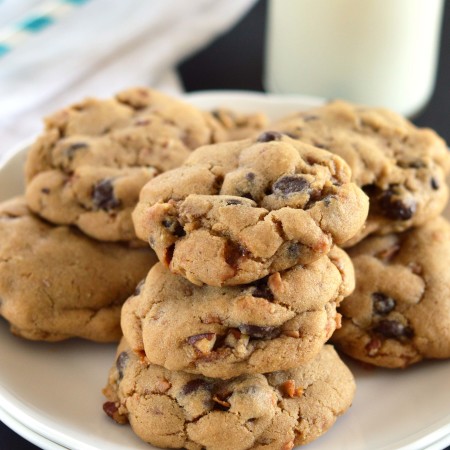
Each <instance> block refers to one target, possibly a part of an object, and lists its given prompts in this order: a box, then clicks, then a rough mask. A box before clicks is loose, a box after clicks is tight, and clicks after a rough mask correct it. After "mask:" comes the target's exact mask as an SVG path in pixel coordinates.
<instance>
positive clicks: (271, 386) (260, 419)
mask: <svg viewBox="0 0 450 450" xmlns="http://www.w3.org/2000/svg"><path fill="white" fill-rule="evenodd" d="M354 392H355V382H354V378H353V376H352V374H351V372H350V371H349V370H348V368H347V367H346V366H345V364H344V363H343V362H342V361H341V360H340V359H339V357H338V355H337V354H336V352H335V351H334V349H333V347H331V346H329V345H326V346H325V347H323V348H322V350H321V351H320V353H319V354H318V355H317V356H316V358H315V359H314V360H312V361H311V362H309V363H308V364H306V365H304V366H300V367H297V368H294V369H291V370H287V371H279V372H273V373H270V374H266V375H261V374H255V375H243V376H241V377H237V378H233V379H231V380H227V381H222V380H217V379H213V378H205V377H200V376H198V375H192V374H188V373H185V372H172V371H169V370H167V369H164V368H162V367H160V366H157V365H154V364H147V363H143V362H142V361H141V360H140V359H139V358H138V357H137V356H136V355H135V354H134V353H133V352H132V351H130V350H129V349H128V347H127V344H126V342H125V341H123V342H122V343H121V345H120V346H119V349H118V352H117V359H116V364H115V365H114V366H113V367H112V369H111V371H110V376H109V381H108V385H107V387H106V388H105V389H104V394H105V396H106V397H107V400H108V401H107V402H106V403H105V404H104V406H103V409H104V411H105V412H106V413H107V414H108V415H109V416H110V417H112V418H113V419H115V420H116V421H117V422H119V423H126V422H128V421H129V423H130V425H131V427H132V428H133V431H134V432H135V433H136V434H137V435H138V436H139V437H140V438H141V439H143V440H144V441H146V442H149V443H151V444H153V445H156V446H157V447H164V448H168V447H169V448H185V449H188V450H201V449H205V450H248V449H254V450H257V449H258V450H263V449H264V450H280V449H284V450H290V449H292V448H293V447H294V446H296V445H302V444H306V443H308V442H311V441H313V440H314V439H316V438H318V437H319V436H321V435H322V434H323V433H325V432H326V431H327V430H328V429H329V428H330V427H331V426H332V425H333V424H334V422H335V421H336V418H337V417H338V416H340V415H341V414H343V413H344V412H345V411H346V410H347V409H348V408H349V407H350V405H351V402H352V399H353V396H354Z"/></svg>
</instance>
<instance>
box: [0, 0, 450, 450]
mask: <svg viewBox="0 0 450 450" xmlns="http://www.w3.org/2000/svg"><path fill="white" fill-rule="evenodd" d="M445 3H446V7H445V13H444V22H443V30H442V37H441V52H440V58H439V68H438V76H437V81H436V89H435V92H434V95H433V97H432V99H431V101H430V102H429V104H428V106H427V107H426V108H425V109H424V111H422V113H420V114H419V115H418V116H417V118H416V119H415V120H414V122H415V123H416V124H417V125H420V126H427V127H431V128H434V129H435V130H436V131H437V132H438V133H439V134H440V135H441V136H443V137H444V138H445V139H446V141H447V142H448V143H450V126H449V115H450V2H445ZM266 8H267V2H266V1H265V0H260V1H259V2H258V3H257V4H256V5H255V6H254V7H253V9H252V10H251V11H250V12H249V13H248V14H247V15H246V16H245V17H244V18H243V19H242V20H241V21H240V22H239V23H238V24H237V25H236V26H235V27H234V28H233V29H232V30H231V31H229V32H228V33H227V34H225V35H223V36H222V37H220V38H219V39H217V40H216V41H214V42H213V43H212V44H211V45H209V46H208V47H207V48H205V49H204V50H202V51H201V52H199V53H197V54H195V55H193V56H192V57H191V58H189V59H188V60H187V61H185V62H184V63H182V64H181V65H180V67H179V73H180V75H181V78H182V80H183V83H184V87H185V89H186V90H187V91H196V90H208V89H238V90H242V89H243V90H256V91H263V90H264V88H263V82H262V79H263V57H264V38H265V20H266ZM417 32H418V33H420V30H417ZM36 449H37V447H35V446H34V445H32V444H30V443H29V442H27V441H25V440H24V439H22V438H21V437H20V436H18V435H17V434H15V433H14V432H13V431H11V430H10V429H9V428H7V427H6V426H5V425H3V424H2V423H1V422H0V450H36ZM449 449H450V447H448V448H447V450H449Z"/></svg>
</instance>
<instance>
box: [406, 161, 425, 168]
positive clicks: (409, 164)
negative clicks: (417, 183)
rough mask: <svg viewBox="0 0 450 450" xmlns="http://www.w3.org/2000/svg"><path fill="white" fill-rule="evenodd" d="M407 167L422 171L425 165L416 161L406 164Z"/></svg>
mask: <svg viewBox="0 0 450 450" xmlns="http://www.w3.org/2000/svg"><path fill="white" fill-rule="evenodd" d="M402 167H403V166H402ZM408 167H410V168H411V169H423V168H424V167H425V163H424V162H423V161H421V160H420V159H418V160H416V161H411V162H410V163H408Z"/></svg>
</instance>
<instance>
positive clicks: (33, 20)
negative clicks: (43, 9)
mask: <svg viewBox="0 0 450 450" xmlns="http://www.w3.org/2000/svg"><path fill="white" fill-rule="evenodd" d="M52 23H53V18H52V17H51V16H37V17H30V18H29V19H27V20H26V21H25V22H22V23H21V24H20V28H21V29H22V30H24V31H29V32H30V33H38V32H39V31H42V30H43V29H44V28H47V27H48V26H49V25H51V24H52Z"/></svg>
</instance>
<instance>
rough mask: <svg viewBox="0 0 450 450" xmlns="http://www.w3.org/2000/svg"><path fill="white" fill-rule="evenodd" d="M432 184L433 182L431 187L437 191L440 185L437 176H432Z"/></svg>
mask: <svg viewBox="0 0 450 450" xmlns="http://www.w3.org/2000/svg"><path fill="white" fill-rule="evenodd" d="M430 184H431V187H432V188H433V190H435V191H437V190H438V189H439V187H440V186H439V183H438V181H437V180H436V178H431V181H430Z"/></svg>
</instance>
